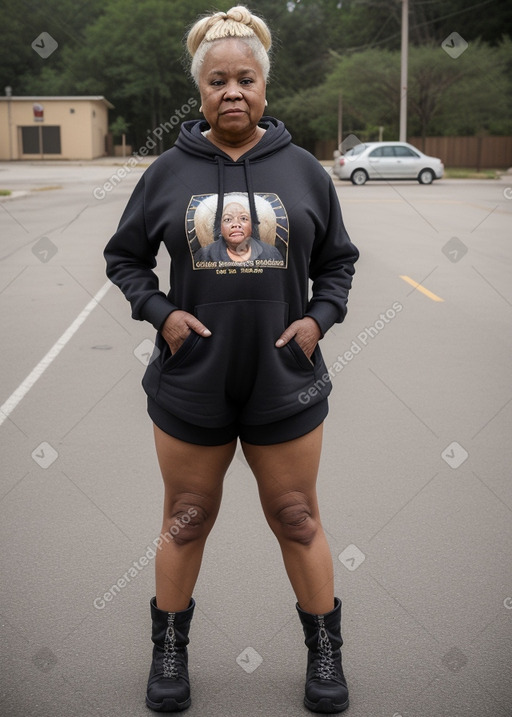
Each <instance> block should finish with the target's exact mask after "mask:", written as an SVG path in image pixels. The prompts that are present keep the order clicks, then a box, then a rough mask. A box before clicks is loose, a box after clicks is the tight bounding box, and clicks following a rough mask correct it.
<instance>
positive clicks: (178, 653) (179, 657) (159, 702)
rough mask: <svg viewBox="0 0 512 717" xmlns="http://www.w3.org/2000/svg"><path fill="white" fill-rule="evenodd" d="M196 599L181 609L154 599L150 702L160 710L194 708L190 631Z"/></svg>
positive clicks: (149, 685)
mask: <svg viewBox="0 0 512 717" xmlns="http://www.w3.org/2000/svg"><path fill="white" fill-rule="evenodd" d="M194 607H195V602H194V600H190V605H189V606H188V608H187V609H186V610H182V611H181V612H164V611H163V610H159V609H158V608H157V606H156V598H152V600H151V619H152V620H153V630H152V636H151V639H152V640H153V643H154V647H153V662H152V663H151V670H150V672H149V680H148V689H147V694H146V704H147V706H148V707H150V708H151V709H152V710H155V711H156V712H181V711H182V710H186V709H187V707H190V702H191V700H190V685H189V680H188V655H187V645H188V642H189V640H188V632H189V629H190V622H191V620H192V615H193V614H194Z"/></svg>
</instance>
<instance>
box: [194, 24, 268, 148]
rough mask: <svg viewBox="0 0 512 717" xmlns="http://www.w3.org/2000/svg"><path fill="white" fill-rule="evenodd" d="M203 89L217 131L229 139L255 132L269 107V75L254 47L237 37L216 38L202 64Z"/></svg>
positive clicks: (205, 111) (205, 110)
mask: <svg viewBox="0 0 512 717" xmlns="http://www.w3.org/2000/svg"><path fill="white" fill-rule="evenodd" d="M199 91H200V93H201V102H202V106H203V114H204V116H205V119H206V121H207V122H208V124H209V125H210V127H211V129H212V132H213V133H214V134H215V135H217V136H218V137H219V138H220V139H224V140H225V141H227V142H236V141H243V140H244V138H249V137H250V136H251V134H252V133H253V132H254V130H255V129H256V127H257V125H258V122H259V121H260V119H261V117H262V116H263V113H264V109H265V79H264V76H263V72H262V70H261V67H260V65H259V63H258V62H257V60H256V59H255V58H254V55H253V54H252V50H251V49H250V47H248V46H247V45H246V44H245V43H244V42H243V41H240V40H238V39H235V38H227V39H225V40H218V41H216V42H215V43H214V44H213V46H212V48H211V49H210V50H209V51H208V53H207V54H206V57H205V58H204V62H203V64H202V66H201V72H200V75H199Z"/></svg>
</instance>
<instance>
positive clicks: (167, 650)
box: [163, 612, 178, 680]
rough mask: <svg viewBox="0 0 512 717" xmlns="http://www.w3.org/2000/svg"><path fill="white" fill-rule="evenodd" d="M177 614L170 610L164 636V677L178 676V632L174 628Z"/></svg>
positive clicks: (172, 677) (173, 677) (174, 677)
mask: <svg viewBox="0 0 512 717" xmlns="http://www.w3.org/2000/svg"><path fill="white" fill-rule="evenodd" d="M174 618H175V614H174V613H173V612H170V613H169V614H168V617H167V630H166V631H165V638H164V659H163V668H164V677H170V678H171V679H174V680H175V679H177V678H178V668H177V666H176V633H175V630H174Z"/></svg>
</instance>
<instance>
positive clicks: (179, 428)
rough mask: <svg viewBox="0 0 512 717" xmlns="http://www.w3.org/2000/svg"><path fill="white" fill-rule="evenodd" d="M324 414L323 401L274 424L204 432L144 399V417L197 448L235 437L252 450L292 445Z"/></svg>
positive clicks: (325, 403)
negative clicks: (256, 447)
mask: <svg viewBox="0 0 512 717" xmlns="http://www.w3.org/2000/svg"><path fill="white" fill-rule="evenodd" d="M328 411H329V406H328V403H327V399H326V398H325V399H324V400H323V401H321V402H320V403H315V404H314V405H313V406H310V407H309V408H305V409H304V410H303V411H301V412H300V413H296V414H294V415H293V416H289V417H288V418H283V419H282V420H280V421H275V422H274V423H264V424H262V425H258V426H253V425H247V424H242V423H240V422H238V421H235V422H233V423H230V424H229V425H227V426H221V427H219V428H205V427H204V426H196V425H194V424H193V423H187V422H186V421H183V420H182V419H181V418H178V417H177V416H174V415H173V414H172V413H169V412H168V411H166V410H165V409H163V408H162V407H161V406H159V405H158V404H157V403H155V401H154V400H153V399H152V398H149V397H148V413H149V416H150V418H151V420H152V421H153V423H154V424H155V425H156V426H158V428H160V429H161V430H162V431H164V433H168V434H169V435H170V436H174V438H179V439H180V440H181V441H186V442H187V443H195V444H196V445H200V446H222V445H224V444H225V443H231V441H233V440H234V439H235V438H237V437H239V438H240V440H242V441H245V442H246V443H252V444H253V445H256V446H270V445H274V444H275V443H284V442H285V441H292V440H293V439H294V438H299V437H300V436H304V435H305V434H306V433H309V432H310V431H312V430H313V429H314V428H316V427H317V426H319V425H320V424H321V423H322V421H323V420H324V418H325V417H326V416H327V413H328Z"/></svg>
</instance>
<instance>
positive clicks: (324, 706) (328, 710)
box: [304, 697, 349, 715]
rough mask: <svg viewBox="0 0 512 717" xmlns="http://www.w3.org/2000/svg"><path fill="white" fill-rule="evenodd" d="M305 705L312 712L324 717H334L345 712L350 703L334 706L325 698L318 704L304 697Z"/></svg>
mask: <svg viewBox="0 0 512 717" xmlns="http://www.w3.org/2000/svg"><path fill="white" fill-rule="evenodd" d="M304 705H305V706H306V707H307V708H308V710H310V712H319V713H321V714H324V715H333V714H338V713H339V712H344V711H345V710H346V709H347V707H348V705H349V701H348V700H347V701H346V702H343V703H342V704H339V705H337V704H333V703H332V701H331V700H330V699H328V698H324V699H322V700H319V701H318V702H311V701H310V700H308V699H307V697H304Z"/></svg>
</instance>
